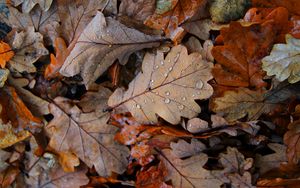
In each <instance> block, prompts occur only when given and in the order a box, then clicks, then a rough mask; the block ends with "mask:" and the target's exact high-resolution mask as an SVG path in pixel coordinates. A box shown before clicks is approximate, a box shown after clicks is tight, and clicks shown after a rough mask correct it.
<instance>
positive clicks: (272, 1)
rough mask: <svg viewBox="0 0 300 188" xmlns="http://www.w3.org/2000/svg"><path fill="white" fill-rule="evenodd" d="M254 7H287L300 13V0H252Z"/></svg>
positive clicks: (293, 11)
mask: <svg viewBox="0 0 300 188" xmlns="http://www.w3.org/2000/svg"><path fill="white" fill-rule="evenodd" d="M252 6H253V7H266V8H273V7H285V8H287V9H288V10H289V12H291V13H292V14H297V15H299V10H300V9H299V7H300V2H299V1H298V0H289V1H281V0H252Z"/></svg>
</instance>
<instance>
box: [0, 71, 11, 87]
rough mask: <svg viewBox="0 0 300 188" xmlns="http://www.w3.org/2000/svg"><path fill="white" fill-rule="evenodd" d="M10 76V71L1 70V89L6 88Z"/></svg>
mask: <svg viewBox="0 0 300 188" xmlns="http://www.w3.org/2000/svg"><path fill="white" fill-rule="evenodd" d="M8 75H9V70H8V69H0V88H1V87H3V86H4V84H5V82H6V80H7V77H8Z"/></svg>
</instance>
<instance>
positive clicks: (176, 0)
mask: <svg viewBox="0 0 300 188" xmlns="http://www.w3.org/2000/svg"><path fill="white" fill-rule="evenodd" d="M206 2H207V1H206V0H171V1H157V3H156V9H155V12H154V14H153V15H152V16H150V17H148V18H147V19H146V20H145V22H144V23H145V24H146V25H147V26H149V27H152V28H154V29H160V30H164V31H165V33H166V36H167V37H169V38H171V39H172V40H173V41H179V40H180V39H181V38H182V35H183V33H184V30H183V28H182V27H180V24H182V23H184V22H185V21H186V20H188V19H190V18H192V17H193V16H194V15H195V14H196V13H197V11H198V10H199V9H200V8H201V7H204V6H205V5H206Z"/></svg>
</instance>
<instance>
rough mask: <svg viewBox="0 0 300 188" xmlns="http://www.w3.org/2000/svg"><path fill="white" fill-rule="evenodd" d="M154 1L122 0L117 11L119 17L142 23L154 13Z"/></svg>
mask: <svg viewBox="0 0 300 188" xmlns="http://www.w3.org/2000/svg"><path fill="white" fill-rule="evenodd" d="M155 2H156V1H155V0H138V1H136V0H123V1H122V2H121V4H120V7H119V11H120V14H121V15H126V16H129V17H130V18H133V19H135V20H139V21H144V20H146V19H147V17H148V16H151V15H152V14H153V12H154V11H155Z"/></svg>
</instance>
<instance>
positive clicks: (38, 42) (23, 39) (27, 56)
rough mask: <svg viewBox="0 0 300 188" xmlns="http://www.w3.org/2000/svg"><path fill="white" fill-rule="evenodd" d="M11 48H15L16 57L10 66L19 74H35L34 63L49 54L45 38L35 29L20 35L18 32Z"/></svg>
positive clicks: (29, 29) (29, 28)
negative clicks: (44, 41)
mask: <svg viewBox="0 0 300 188" xmlns="http://www.w3.org/2000/svg"><path fill="white" fill-rule="evenodd" d="M11 46H12V47H13V48H14V51H15V56H14V57H13V58H12V59H11V60H10V61H9V64H10V66H11V67H12V68H14V69H16V70H17V71H19V72H27V73H31V72H35V71H36V68H35V66H34V65H33V63H35V62H36V61H37V60H38V59H39V58H40V57H42V56H44V55H48V53H49V52H48V50H47V49H46V48H45V47H44V44H43V36H42V35H41V34H40V33H38V32H35V31H34V28H33V27H28V28H27V29H26V31H21V32H20V33H18V32H16V33H15V35H14V39H13V40H12V41H11Z"/></svg>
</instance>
